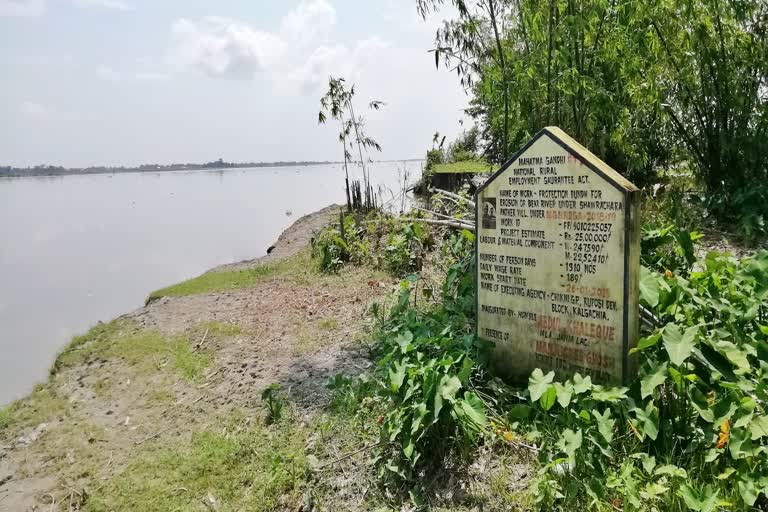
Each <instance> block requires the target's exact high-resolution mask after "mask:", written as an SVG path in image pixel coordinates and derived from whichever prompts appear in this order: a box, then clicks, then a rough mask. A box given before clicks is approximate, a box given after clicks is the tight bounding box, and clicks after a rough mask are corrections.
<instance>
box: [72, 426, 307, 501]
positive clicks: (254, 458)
mask: <svg viewBox="0 0 768 512" xmlns="http://www.w3.org/2000/svg"><path fill="white" fill-rule="evenodd" d="M305 442H306V432H305V431H304V430H301V429H298V428H289V427H287V426H280V427H279V428H276V429H268V428H266V427H263V426H258V425H257V426H254V427H252V428H251V429H249V430H247V431H244V432H238V433H214V432H200V433H197V434H195V435H194V436H193V437H192V440H191V442H189V443H185V444H178V445H176V446H168V447H163V448H161V449H159V450H157V449H153V448H147V449H145V451H144V453H143V454H142V455H140V456H139V457H138V458H137V459H136V461H135V462H134V463H133V464H131V465H130V466H129V467H128V468H127V469H126V470H125V471H124V472H123V473H122V474H121V475H119V476H117V477H115V478H113V479H112V480H110V481H108V482H107V483H106V485H104V486H103V487H101V488H100V489H98V490H96V491H95V493H94V495H93V496H92V498H91V499H90V500H89V502H88V504H87V506H86V510H88V511H90V512H102V511H103V512H106V511H111V510H142V511H145V512H152V511H158V512H160V511H166V510H190V509H194V510H197V509H198V508H201V507H202V505H201V504H200V500H201V499H207V497H208V496H211V497H212V498H213V499H214V500H215V501H216V504H215V507H216V508H217V509H219V510H253V511H256V512H259V511H271V510H278V509H281V510H296V509H297V506H298V505H299V503H300V500H301V490H302V489H301V488H302V485H303V483H304V482H305V481H306V474H307V470H308V465H307V460H306V458H305V456H304V445H305Z"/></svg>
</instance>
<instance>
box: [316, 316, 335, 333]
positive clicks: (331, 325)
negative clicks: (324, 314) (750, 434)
mask: <svg viewBox="0 0 768 512" xmlns="http://www.w3.org/2000/svg"><path fill="white" fill-rule="evenodd" d="M317 325H318V327H320V328H321V329H324V330H326V331H335V330H336V329H338V328H339V321H338V320H337V319H336V318H334V317H332V316H330V317H328V318H323V319H322V320H320V321H319V322H318V323H317Z"/></svg>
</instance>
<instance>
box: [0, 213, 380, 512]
mask: <svg viewBox="0 0 768 512" xmlns="http://www.w3.org/2000/svg"><path fill="white" fill-rule="evenodd" d="M338 211H339V210H338V207H337V206H332V207H328V208H325V209H323V210H321V211H319V212H316V213H314V214H311V215H308V216H305V217H302V218H300V219H298V220H297V221H296V222H295V223H294V224H293V225H292V226H291V227H290V228H288V229H287V230H286V231H285V232H284V233H283V234H282V235H281V236H280V238H279V239H278V240H277V242H276V244H275V246H274V249H273V250H272V251H271V253H270V254H269V255H267V256H265V257H263V258H259V259H256V260H252V261H244V262H240V263H236V264H230V265H224V266H221V267H218V268H216V269H213V270H211V271H210V273H216V276H214V277H216V278H221V279H225V278H226V279H229V280H228V281H226V279H225V281H226V282H227V283H230V284H232V283H234V284H232V286H227V289H223V290H217V291H212V292H208V293H202V294H193V295H184V296H164V297H161V298H158V299H157V300H154V301H152V302H151V303H150V304H148V305H147V306H145V307H143V308H141V309H138V310H137V311H134V312H133V313H130V314H127V315H124V316H122V317H120V318H118V319H117V320H115V321H113V322H110V323H109V324H102V325H99V326H97V327H96V328H94V329H93V330H91V331H90V332H89V333H87V334H86V335H84V336H81V337H79V338H76V339H75V340H74V341H73V344H72V345H71V346H70V347H69V348H68V349H66V350H65V351H64V352H63V353H62V355H61V356H60V357H59V359H58V360H57V363H56V365H55V367H54V369H52V374H51V378H50V380H49V382H48V383H46V384H44V385H41V386H39V387H38V389H37V390H36V391H35V392H34V393H33V394H32V395H30V396H29V397H27V398H25V399H23V400H21V401H19V402H17V403H15V404H12V405H11V406H10V407H8V408H6V409H3V410H2V411H0V510H7V511H26V510H57V509H60V510H102V509H104V510H126V509H130V508H131V507H128V505H125V503H131V501H130V499H132V498H131V497H130V496H124V495H122V494H120V492H118V491H119V489H122V487H119V486H118V484H115V483H114V480H115V479H116V478H118V477H120V478H123V479H125V474H129V473H130V471H129V470H130V468H134V467H136V464H137V461H141V460H147V459H146V458H147V457H149V458H150V459H151V458H152V457H154V455H153V454H154V453H155V452H154V450H158V453H159V450H163V449H167V448H168V447H173V446H179V447H184V446H186V445H187V444H189V443H190V442H191V441H192V440H194V439H196V436H198V435H199V434H200V433H201V432H203V433H205V432H210V433H211V435H214V434H216V435H218V434H219V433H220V432H224V431H226V432H231V431H232V429H233V428H234V431H235V432H239V430H238V429H240V428H241V426H246V425H254V424H258V423H259V422H263V419H260V418H262V417H263V409H262V405H261V391H262V389H263V388H264V387H266V386H268V385H269V384H271V383H280V384H281V386H282V389H283V390H284V393H285V394H286V395H287V397H288V398H289V399H290V401H291V403H293V404H296V405H295V407H296V408H297V411H296V414H297V417H309V416H311V415H312V414H313V411H314V410H316V409H317V408H318V407H319V406H322V405H324V404H325V402H326V396H327V394H326V388H325V385H326V383H327V381H328V378H329V377H331V376H333V375H335V374H337V373H339V372H346V373H359V372H360V371H362V370H363V369H365V368H366V367H368V366H369V365H370V363H369V361H368V359H367V357H366V353H365V350H364V349H363V348H362V347H361V345H360V344H359V343H358V342H357V341H358V340H359V339H361V338H362V337H363V336H364V334H365V332H366V329H367V324H368V321H369V320H368V316H367V314H366V311H367V309H368V307H369V305H370V303H371V302H372V301H374V300H377V299H380V298H381V297H383V296H384V295H386V294H387V292H388V291H389V290H390V289H391V288H390V287H389V285H387V286H383V284H382V283H383V281H382V279H383V278H382V276H380V275H378V274H376V273H375V272H374V271H372V270H370V269H364V268H354V269H352V268H351V269H346V270H344V271H343V272H342V273H341V274H340V275H337V276H325V275H320V274H318V273H316V272H315V271H313V270H312V269H311V267H312V265H311V261H310V259H309V255H308V249H307V246H308V245H309V242H310V240H311V237H312V234H313V232H315V231H316V230H317V229H319V228H321V227H322V226H324V225H326V224H327V223H328V222H329V220H331V219H333V218H335V217H337V216H338ZM210 273H209V274H206V275H208V276H210ZM206 275H204V276H202V277H201V278H199V279H202V278H204V277H205V276H206ZM243 276H245V277H248V279H249V280H248V281H247V282H248V283H249V285H248V287H239V286H238V285H239V284H240V283H242V282H245V281H242V278H243ZM254 276H256V277H254ZM232 425H235V427H233V426H232ZM243 428H244V427H243ZM227 435H229V434H227ZM270 435H271V434H270ZM180 449H181V448H180ZM163 453H164V452H163ZM158 457H159V456H158ZM190 479H191V477H190ZM201 485H202V484H201ZM253 485H255V484H253ZM129 488H130V485H129ZM116 489H117V490H116ZM137 492H138V489H137ZM163 492H165V493H166V494H172V496H160V495H159V494H162V493H161V491H157V493H158V497H157V499H168V500H181V501H180V502H179V501H173V503H184V504H186V505H184V506H182V507H181V508H182V509H184V510H187V509H188V510H206V509H211V510H213V509H218V508H216V507H218V505H217V504H216V503H215V501H216V500H217V499H220V497H219V498H216V497H215V496H211V495H209V496H206V495H205V494H204V495H202V496H199V495H194V493H195V491H194V490H193V489H192V484H191V483H190V484H189V485H183V486H182V485H179V488H178V489H175V490H173V489H172V490H165V491H163ZM187 493H189V494H193V495H190V496H186V494H187ZM128 494H130V493H128ZM102 495H106V496H109V497H111V498H109V499H112V498H114V497H115V496H121V497H120V499H124V500H127V501H115V502H107V504H106V505H104V501H101V502H99V501H98V500H99V499H102V498H100V496H102ZM288 495H290V492H288ZM103 499H104V500H107V498H103ZM114 499H115V500H117V498H114ZM263 499H266V498H260V500H262V501H263ZM206 500H208V502H206ZM211 500H214V503H213V504H211V503H210V501H211ZM98 503H102V505H103V506H104V508H101V507H102V505H99V504H98ZM121 503H122V505H121ZM158 503H161V504H158V505H157V507H158V509H162V508H163V507H165V506H170V503H171V502H170V501H169V502H167V503H168V504H166V505H164V504H163V503H166V502H165V501H163V502H158ZM187 505H188V506H187ZM137 506H138V505H137ZM275 506H276V508H278V509H283V508H285V509H290V508H291V507H293V509H294V510H295V505H294V504H292V503H284V504H278V505H275ZM126 507H128V508H126Z"/></svg>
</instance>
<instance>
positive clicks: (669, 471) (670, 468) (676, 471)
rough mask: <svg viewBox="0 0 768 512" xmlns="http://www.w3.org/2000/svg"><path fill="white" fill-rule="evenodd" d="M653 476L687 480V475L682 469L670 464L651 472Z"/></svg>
mask: <svg viewBox="0 0 768 512" xmlns="http://www.w3.org/2000/svg"><path fill="white" fill-rule="evenodd" d="M653 474H654V475H669V476H671V477H673V478H683V479H685V478H688V473H687V472H686V471H685V470H684V469H683V468H679V467H677V466H675V465H672V464H666V465H664V466H659V467H657V468H656V470H655V471H654V472H653Z"/></svg>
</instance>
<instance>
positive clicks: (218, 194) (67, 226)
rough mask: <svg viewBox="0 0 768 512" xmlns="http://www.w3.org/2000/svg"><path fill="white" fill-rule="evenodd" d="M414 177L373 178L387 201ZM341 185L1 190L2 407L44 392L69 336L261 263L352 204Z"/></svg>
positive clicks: (271, 177)
mask: <svg viewBox="0 0 768 512" xmlns="http://www.w3.org/2000/svg"><path fill="white" fill-rule="evenodd" d="M406 168H407V169H408V170H409V171H410V174H411V176H416V175H418V173H419V168H420V164H419V163H418V162H406V163H378V164H375V165H374V166H373V171H372V180H373V181H374V182H375V183H377V184H379V185H381V186H383V187H384V188H385V189H386V190H388V191H385V192H384V196H385V198H386V199H389V198H391V197H392V195H391V193H393V194H395V195H397V194H399V191H400V189H401V187H400V186H399V185H398V184H399V183H400V182H401V180H402V176H401V174H402V171H403V169H406ZM343 175H344V174H343V170H342V169H341V167H340V166H338V165H329V166H309V167H284V168H261V169H237V170H227V171H191V172H165V173H142V174H116V175H92V176H66V177H55V178H20V179H0V405H2V404H5V403H8V402H10V401H11V400H13V399H16V398H20V397H21V396H23V395H24V394H26V393H28V392H29V391H30V390H31V389H32V386H33V385H34V384H35V383H36V382H40V381H42V380H44V379H45V376H46V373H47V371H48V368H49V367H50V365H51V363H52V362H53V358H54V357H55V355H56V353H57V352H58V351H59V350H60V349H61V348H62V347H63V346H64V345H65V344H66V343H67V342H68V341H69V339H70V338H71V337H72V336H73V335H75V334H79V333H82V332H84V331H86V330H87V329H88V328H89V327H90V326H92V325H93V324H95V323H96V322H97V321H100V320H101V321H108V320H110V319H112V318H114V317H115V316H118V315H120V314H122V313H125V312H128V311H131V310H133V309H135V308H137V307H140V306H141V305H142V303H143V301H144V299H145V297H146V296H147V294H148V293H149V292H150V291H152V290H154V289H157V288H161V287H163V286H166V285H169V284H172V283H175V282H178V281H181V280H184V279H187V278H190V277H193V276H195V275H198V274H200V273H202V272H204V271H205V270H207V269H209V268H211V267H213V266H215V265H219V264H222V263H228V262H233V261H239V260H243V259H249V258H254V257H258V256H261V255H263V254H264V253H265V251H266V248H267V247H268V246H269V245H271V244H272V242H274V241H275V239H276V238H277V236H278V235H279V234H280V232H281V231H282V230H283V229H285V228H286V227H288V226H289V225H290V224H291V223H292V222H294V221H295V220H296V219H297V218H298V217H300V216H302V215H305V214H307V213H311V212H313V211H316V210H318V209H320V208H322V207H324V206H327V205H329V204H331V203H334V202H338V203H341V202H344V197H345V195H344V189H343ZM389 191H391V193H390V192H389ZM396 202H398V203H399V201H396ZM287 211H291V212H292V215H291V216H287V215H286V212H287Z"/></svg>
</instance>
